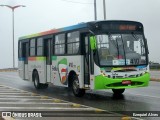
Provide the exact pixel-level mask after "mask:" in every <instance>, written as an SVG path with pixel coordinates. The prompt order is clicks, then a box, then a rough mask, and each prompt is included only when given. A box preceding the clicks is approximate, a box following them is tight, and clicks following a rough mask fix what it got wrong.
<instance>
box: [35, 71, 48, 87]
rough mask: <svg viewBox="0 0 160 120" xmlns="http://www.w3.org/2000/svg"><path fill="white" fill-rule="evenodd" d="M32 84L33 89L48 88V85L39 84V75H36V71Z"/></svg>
mask: <svg viewBox="0 0 160 120" xmlns="http://www.w3.org/2000/svg"><path fill="white" fill-rule="evenodd" d="M33 82H34V87H35V88H36V89H46V88H48V84H42V83H40V82H39V75H38V72H37V71H35V72H34V75H33Z"/></svg>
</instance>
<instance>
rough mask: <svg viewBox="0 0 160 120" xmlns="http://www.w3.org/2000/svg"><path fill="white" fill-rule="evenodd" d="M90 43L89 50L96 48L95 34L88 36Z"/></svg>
mask: <svg viewBox="0 0 160 120" xmlns="http://www.w3.org/2000/svg"><path fill="white" fill-rule="evenodd" d="M89 39H90V45H91V50H95V49H97V47H96V37H95V36H90V38H89Z"/></svg>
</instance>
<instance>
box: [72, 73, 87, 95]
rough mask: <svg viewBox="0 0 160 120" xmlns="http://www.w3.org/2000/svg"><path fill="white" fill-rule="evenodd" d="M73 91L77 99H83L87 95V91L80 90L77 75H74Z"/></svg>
mask: <svg viewBox="0 0 160 120" xmlns="http://www.w3.org/2000/svg"><path fill="white" fill-rule="evenodd" d="M72 91H73V94H74V95H75V96H76V97H82V96H84V94H85V89H81V88H79V81H78V77H77V75H74V76H73V79H72Z"/></svg>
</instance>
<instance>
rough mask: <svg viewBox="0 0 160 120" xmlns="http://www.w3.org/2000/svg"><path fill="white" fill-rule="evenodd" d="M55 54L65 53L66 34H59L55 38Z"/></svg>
mask: <svg viewBox="0 0 160 120" xmlns="http://www.w3.org/2000/svg"><path fill="white" fill-rule="evenodd" d="M54 49H55V54H64V53H65V34H59V35H56V36H55V47H54Z"/></svg>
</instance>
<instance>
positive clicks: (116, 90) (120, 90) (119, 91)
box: [112, 89, 125, 95]
mask: <svg viewBox="0 0 160 120" xmlns="http://www.w3.org/2000/svg"><path fill="white" fill-rule="evenodd" d="M112 91H113V93H114V94H116V95H119V94H122V93H123V92H124V91H125V89H112Z"/></svg>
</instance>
